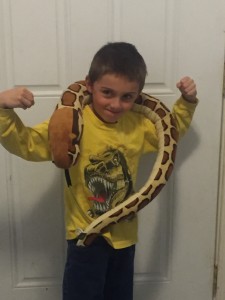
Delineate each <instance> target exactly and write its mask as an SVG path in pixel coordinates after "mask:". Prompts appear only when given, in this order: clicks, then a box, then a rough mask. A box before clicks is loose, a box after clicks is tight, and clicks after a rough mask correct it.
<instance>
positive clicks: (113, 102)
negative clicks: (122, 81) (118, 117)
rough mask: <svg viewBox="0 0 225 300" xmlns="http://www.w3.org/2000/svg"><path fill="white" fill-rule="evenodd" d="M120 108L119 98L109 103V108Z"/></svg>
mask: <svg viewBox="0 0 225 300" xmlns="http://www.w3.org/2000/svg"><path fill="white" fill-rule="evenodd" d="M120 106H121V101H120V98H119V97H115V98H114V99H113V100H112V102H111V103H110V107H111V108H113V109H118V108H120Z"/></svg>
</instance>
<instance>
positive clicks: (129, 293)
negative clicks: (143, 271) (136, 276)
mask: <svg viewBox="0 0 225 300" xmlns="http://www.w3.org/2000/svg"><path fill="white" fill-rule="evenodd" d="M134 254H135V246H134V245H133V246H130V247H127V248H123V249H114V248H112V247H111V246H110V245H109V244H108V243H107V242H106V241H105V239H104V238H103V237H99V238H97V239H96V240H95V241H94V242H93V243H92V245H90V246H88V247H78V246H76V245H75V242H74V241H73V240H71V241H68V249H67V261H66V265H65V272H64V278H63V300H132V299H133V273H134Z"/></svg>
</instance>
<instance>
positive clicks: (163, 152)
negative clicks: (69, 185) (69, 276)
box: [49, 81, 178, 246]
mask: <svg viewBox="0 0 225 300" xmlns="http://www.w3.org/2000/svg"><path fill="white" fill-rule="evenodd" d="M90 101H91V97H90V94H89V93H88V91H87V88H86V85H85V81H79V82H75V83H73V84H72V85H70V86H69V87H68V88H67V90H65V91H64V93H63V95H62V97H61V101H60V103H59V104H58V105H57V108H56V110H55V111H54V113H53V115H52V117H51V119H50V123H49V141H50V147H51V151H52V156H53V161H54V163H55V164H56V166H58V167H59V168H63V169H68V168H70V167H71V166H72V165H74V164H75V163H76V161H77V159H78V157H79V151H80V150H79V141H80V139H81V136H82V128H83V121H82V110H83V108H84V106H85V105H87V104H88V103H90ZM132 110H134V111H136V112H139V113H142V114H143V115H144V116H145V117H146V118H148V119H149V120H151V121H152V122H153V123H154V125H155V128H156V132H157V135H158V154H157V157H156V161H155V163H154V165H153V169H152V171H151V174H150V176H149V178H148V179H147V182H146V183H145V185H144V186H143V187H142V188H141V189H140V190H139V191H138V192H137V193H135V194H133V195H132V196H130V197H129V198H128V199H126V200H125V201H124V202H122V203H121V204H119V205H118V206H116V207H114V208H112V209H111V210H109V211H108V212H106V213H104V214H102V215H101V216H99V217H98V218H97V219H95V220H94V221H93V222H92V223H91V224H90V225H89V226H87V228H86V229H84V230H81V229H78V231H79V235H78V237H77V238H76V243H77V245H80V246H88V245H90V244H91V243H92V241H93V240H94V239H95V238H96V237H97V236H98V235H99V234H102V233H104V232H105V230H106V229H107V228H108V227H109V226H111V225H113V224H116V223H118V222H120V221H122V220H125V219H127V218H129V217H132V216H133V215H135V214H136V213H137V212H138V211H139V210H140V209H142V208H143V207H145V206H146V205H147V204H149V203H150V202H151V201H152V200H153V199H154V198H155V197H156V196H157V195H158V194H159V192H160V191H161V189H162V188H163V187H164V186H165V184H166V182H167V181H168V179H169V177H170V175H171V173H172V170H173V167H174V161H175V156H176V148H177V139H178V133H177V129H176V124H175V120H174V119H173V116H172V114H171V112H170V111H169V109H168V108H167V107H166V106H165V105H164V104H163V103H162V102H160V101H159V100H158V99H156V98H154V97H151V96H150V95H147V94H144V93H141V95H140V96H139V97H138V99H137V100H136V101H135V104H134V106H133V108H132Z"/></svg>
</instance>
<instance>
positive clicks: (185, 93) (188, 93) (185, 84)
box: [177, 77, 198, 103]
mask: <svg viewBox="0 0 225 300" xmlns="http://www.w3.org/2000/svg"><path fill="white" fill-rule="evenodd" d="M177 88H178V89H179V90H180V92H181V94H182V97H183V98H184V99H185V100H186V101H188V102H191V103H196V102H197V101H198V100H197V98H196V96H197V90H196V84H195V82H194V80H193V79H191V78H190V77H184V78H182V79H181V80H180V81H179V82H178V83H177Z"/></svg>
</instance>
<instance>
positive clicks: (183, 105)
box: [172, 77, 198, 137]
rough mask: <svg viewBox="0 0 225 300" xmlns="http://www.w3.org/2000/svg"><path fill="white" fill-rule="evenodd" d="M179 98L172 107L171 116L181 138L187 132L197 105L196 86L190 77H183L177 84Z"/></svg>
mask: <svg viewBox="0 0 225 300" xmlns="http://www.w3.org/2000/svg"><path fill="white" fill-rule="evenodd" d="M177 88H178V89H179V90H180V92H181V97H180V98H179V99H178V100H177V101H176V103H175V104H174V106H173V111H172V112H173V116H174V118H175V120H176V123H177V129H178V131H179V136H180V137H181V136H183V135H184V134H185V132H186V131H187V130H188V128H189V126H190V124H191V121H192V117H193V115H194V112H195V108H196V106H197V104H198V99H197V89H196V84H195V82H194V80H193V79H191V78H190V77H184V78H182V79H181V80H180V81H179V82H178V83H177Z"/></svg>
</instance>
